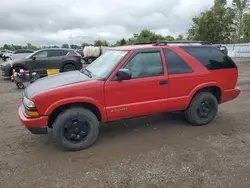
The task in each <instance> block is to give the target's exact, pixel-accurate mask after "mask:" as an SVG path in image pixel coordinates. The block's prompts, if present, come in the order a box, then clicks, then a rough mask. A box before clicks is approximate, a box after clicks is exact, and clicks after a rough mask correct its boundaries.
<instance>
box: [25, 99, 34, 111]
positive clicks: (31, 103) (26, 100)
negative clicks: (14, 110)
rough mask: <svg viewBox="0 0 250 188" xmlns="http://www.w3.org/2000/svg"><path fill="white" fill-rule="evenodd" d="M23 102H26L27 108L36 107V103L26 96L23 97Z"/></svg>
mask: <svg viewBox="0 0 250 188" xmlns="http://www.w3.org/2000/svg"><path fill="white" fill-rule="evenodd" d="M23 104H24V106H26V107H27V108H30V109H32V108H36V106H35V104H34V103H33V102H32V101H31V100H29V99H28V98H26V97H24V98H23Z"/></svg>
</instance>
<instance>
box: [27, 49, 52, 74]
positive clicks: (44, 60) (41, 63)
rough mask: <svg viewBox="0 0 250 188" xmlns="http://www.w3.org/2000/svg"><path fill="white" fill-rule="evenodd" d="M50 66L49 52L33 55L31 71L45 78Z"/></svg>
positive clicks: (44, 51)
mask: <svg viewBox="0 0 250 188" xmlns="http://www.w3.org/2000/svg"><path fill="white" fill-rule="evenodd" d="M47 64H48V51H47V50H43V51H39V52H37V53H36V54H34V55H33V57H32V58H31V60H30V68H31V71H35V72H37V73H38V74H39V75H41V76H44V75H46V74H47V68H46V65H47Z"/></svg>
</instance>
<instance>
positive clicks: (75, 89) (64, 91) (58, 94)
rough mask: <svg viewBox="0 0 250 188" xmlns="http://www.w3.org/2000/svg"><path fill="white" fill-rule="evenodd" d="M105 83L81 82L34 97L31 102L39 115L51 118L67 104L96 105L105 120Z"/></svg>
mask: <svg viewBox="0 0 250 188" xmlns="http://www.w3.org/2000/svg"><path fill="white" fill-rule="evenodd" d="M103 87H104V81H98V80H94V81H88V82H79V83H75V84H70V85H66V86H62V87H59V88H56V89H51V90H47V91H45V92H44V93H40V94H37V95H34V96H33V97H32V98H31V100H32V101H33V102H34V103H35V104H36V107H37V109H38V110H39V114H41V115H45V116H49V115H50V114H51V112H52V111H53V110H54V109H56V108H57V107H59V106H61V105H65V104H71V103H78V102H86V103H91V104H93V105H95V106H96V107H97V108H98V109H99V110H100V112H101V115H102V118H103V119H104V120H105V119H107V118H106V112H105V108H104V105H105V103H104V88H103Z"/></svg>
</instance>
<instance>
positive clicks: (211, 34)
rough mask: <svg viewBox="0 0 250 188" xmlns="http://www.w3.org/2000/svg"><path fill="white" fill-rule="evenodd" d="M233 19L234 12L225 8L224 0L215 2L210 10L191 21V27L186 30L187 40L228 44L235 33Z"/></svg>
mask: <svg viewBox="0 0 250 188" xmlns="http://www.w3.org/2000/svg"><path fill="white" fill-rule="evenodd" d="M234 18H235V12H234V10H233V9H232V8H230V7H226V0H215V2H214V6H213V7H212V8H211V9H209V10H207V11H204V12H202V13H200V14H199V15H198V16H195V17H194V18H193V19H192V21H193V25H192V27H191V28H190V29H189V30H188V39H191V40H201V41H210V42H213V43H228V42H230V41H231V40H232V36H233V33H234V32H235V27H234Z"/></svg>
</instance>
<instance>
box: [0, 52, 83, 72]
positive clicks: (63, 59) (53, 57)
mask: <svg viewBox="0 0 250 188" xmlns="http://www.w3.org/2000/svg"><path fill="white" fill-rule="evenodd" d="M0 67H1V70H2V76H4V77H10V76H11V75H12V70H13V69H15V71H16V72H18V71H19V70H20V69H23V70H31V71H35V72H37V73H38V74H39V75H40V76H47V70H48V69H59V70H60V72H66V71H72V70H80V69H81V68H82V62H81V55H80V54H78V53H77V52H75V51H74V50H71V49H59V48H56V49H43V50H39V51H36V52H34V53H32V54H31V55H29V56H27V57H25V58H21V59H16V60H10V61H7V62H5V63H3V64H2V65H1V66H0Z"/></svg>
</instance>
